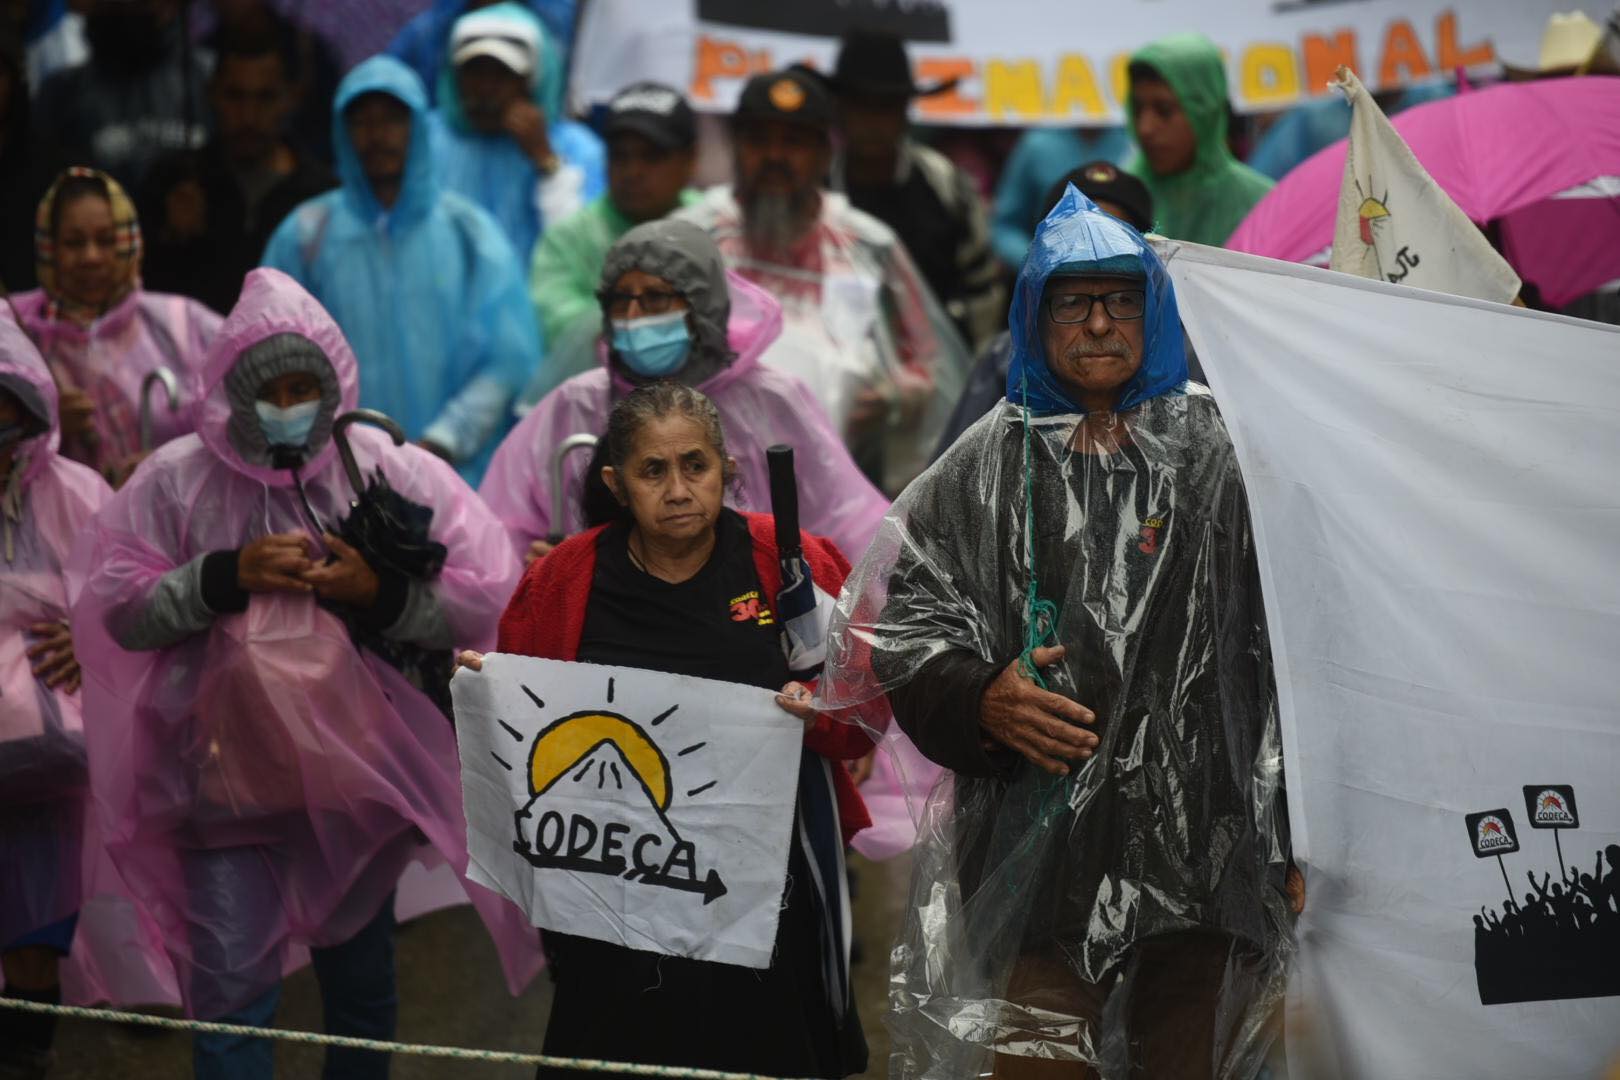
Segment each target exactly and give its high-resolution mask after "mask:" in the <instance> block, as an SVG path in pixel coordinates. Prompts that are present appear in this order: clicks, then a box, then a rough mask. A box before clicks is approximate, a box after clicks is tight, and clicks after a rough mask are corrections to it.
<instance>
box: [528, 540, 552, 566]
mask: <svg viewBox="0 0 1620 1080" xmlns="http://www.w3.org/2000/svg"><path fill="white" fill-rule="evenodd" d="M556 550H557V545H556V544H553V543H552V542H551V541H549V540H531V541H529V550H528V551H526V552H524V553H523V565H524V566H528V565H529V564H530V563H532V562H534V561H535V560H536V559H543V558H545V557H546V556H547V555H550V554H551V553H552V552H553V551H556Z"/></svg>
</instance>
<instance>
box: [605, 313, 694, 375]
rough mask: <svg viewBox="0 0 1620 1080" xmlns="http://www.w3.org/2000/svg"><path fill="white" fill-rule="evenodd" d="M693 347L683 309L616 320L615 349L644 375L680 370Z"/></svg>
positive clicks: (614, 330)
mask: <svg viewBox="0 0 1620 1080" xmlns="http://www.w3.org/2000/svg"><path fill="white" fill-rule="evenodd" d="M691 350H692V337H691V334H690V333H689V332H688V331H687V329H686V312H684V311H670V312H666V313H665V314H663V315H648V316H646V317H645V318H640V319H614V320H613V351H614V352H616V353H618V354H619V359H620V360H622V361H624V366H625V367H627V368H629V369H630V370H631V371H633V372H635V373H636V374H637V375H640V376H643V377H644V378H648V379H656V378H658V377H660V376H663V375H672V374H674V373H675V372H677V371H679V370H681V367H682V366H683V365H684V364H685V363H686V354H687V353H689V352H691Z"/></svg>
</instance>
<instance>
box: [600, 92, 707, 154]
mask: <svg viewBox="0 0 1620 1080" xmlns="http://www.w3.org/2000/svg"><path fill="white" fill-rule="evenodd" d="M625 131H630V132H634V133H635V134H637V135H642V136H645V137H646V138H648V139H651V140H652V141H653V142H654V143H655V144H657V145H658V146H661V147H663V148H664V149H665V150H684V149H687V148H688V147H690V146H692V145H694V144H695V143H696V142H697V121H696V119H695V118H694V117H693V115H692V106H690V105H688V104H687V103H686V98H684V97H682V96H681V92H680V91H679V90H676V89H675V88H674V87H672V86H665V85H664V84H663V83H657V82H638V83H631V84H630V85H629V86H627V87H625V88H624V89H623V90H620V91H619V92H618V93H617V94H615V95H613V100H612V101H610V102H608V114H607V120H606V122H604V123H603V125H602V135H603V137H604V138H608V139H611V138H613V136H615V135H617V134H619V133H620V132H625Z"/></svg>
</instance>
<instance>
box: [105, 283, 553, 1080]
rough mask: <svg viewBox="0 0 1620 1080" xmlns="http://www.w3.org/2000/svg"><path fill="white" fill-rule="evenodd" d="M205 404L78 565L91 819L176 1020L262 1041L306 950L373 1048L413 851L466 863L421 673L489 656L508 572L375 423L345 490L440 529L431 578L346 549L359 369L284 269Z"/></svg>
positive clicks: (220, 1068) (345, 1018) (252, 1069)
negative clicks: (408, 505)
mask: <svg viewBox="0 0 1620 1080" xmlns="http://www.w3.org/2000/svg"><path fill="white" fill-rule="evenodd" d="M202 394H203V396H202V398H201V399H200V401H199V402H198V406H197V411H196V423H197V431H196V433H195V434H193V435H189V436H186V437H183V438H181V439H177V440H175V441H174V442H171V443H169V444H167V445H165V446H164V447H162V448H161V449H159V450H158V451H157V452H156V453H154V454H153V455H152V456H151V457H150V458H148V459H147V460H146V461H145V462H144V463H143V464H142V465H141V467H140V469H139V470H137V471H136V473H135V474H134V476H133V477H132V478H131V479H130V481H129V483H128V484H126V485H125V486H124V488H123V489H122V490H121V491H119V493H118V494H117V495H116V496H115V497H114V498H113V500H112V501H111V502H110V503H109V504H108V505H107V506H106V507H105V509H104V510H103V512H102V513H101V514H100V515H99V516H98V518H97V519H96V521H95V523H94V525H93V526H92V530H93V531H92V535H91V536H90V537H88V538H87V540H86V542H85V543H83V544H81V545H80V546H79V547H78V548H76V549H75V560H76V562H75V565H76V566H77V565H78V560H80V559H82V560H83V567H82V568H83V570H84V572H85V574H86V581H85V584H84V588H83V592H82V594H81V596H80V597H79V599H78V600H77V602H76V603H75V607H74V611H73V628H74V637H75V641H76V642H78V644H79V657H80V662H81V663H82V664H83V666H84V670H85V674H86V680H85V711H86V715H87V716H89V717H90V718H91V723H90V724H89V725H88V727H87V732H86V736H87V741H88V744H89V750H90V765H91V767H90V778H91V788H92V792H93V794H94V797H95V810H96V815H97V821H96V824H97V825H98V826H99V827H100V829H101V831H102V833H103V834H104V835H105V838H106V843H107V846H108V849H109V851H110V853H111V855H112V858H113V861H114V862H115V863H116V864H117V867H118V870H119V873H120V876H121V877H122V879H123V880H124V881H125V882H127V884H128V888H129V891H130V893H131V896H132V898H133V899H135V902H137V903H138V904H140V905H141V906H143V907H144V909H145V913H146V914H147V915H149V916H150V917H151V918H152V919H154V920H155V921H156V922H157V924H158V925H159V926H160V927H161V930H162V933H163V937H164V942H165V947H166V948H167V950H168V951H169V954H170V958H171V960H172V961H173V963H174V965H175V968H176V971H177V972H178V973H179V977H180V984H181V991H182V995H183V998H184V1004H185V1007H186V1010H187V1012H188V1013H189V1014H190V1015H193V1016H199V1017H205V1018H217V1017H228V1018H231V1019H232V1020H235V1021H237V1022H245V1023H250V1024H256V1025H266V1024H268V1023H270V1021H271V1020H272V1018H273V1016H274V1012H275V1007H276V1001H277V997H278V995H279V987H280V981H281V976H282V973H283V970H284V967H285V965H286V964H287V962H288V957H289V952H290V950H291V948H292V947H293V946H295V945H308V946H309V947H310V948H311V949H312V952H313V961H314V967H315V973H316V976H317V979H318V980H319V982H320V985H321V990H322V997H323V1001H324V1005H325V1017H326V1027H327V1029H328V1030H329V1031H332V1032H336V1033H342V1034H348V1035H363V1036H370V1037H376V1038H389V1037H391V1036H392V1035H393V1033H394V1026H395V1011H396V1008H395V985H394V966H393V906H392V900H393V892H394V888H395V885H396V883H397V881H398V879H399V876H400V874H401V872H402V871H403V870H404V868H405V866H406V865H407V864H408V863H409V862H410V861H411V860H412V859H413V858H415V857H416V855H417V854H418V852H419V850H420V848H421V846H422V844H423V841H424V840H425V841H426V842H427V844H429V845H431V846H432V847H434V848H436V849H437V851H438V853H439V855H440V856H442V857H443V858H444V859H445V860H447V861H448V862H449V863H450V864H451V865H452V866H453V867H455V868H457V869H458V870H464V869H465V867H466V861H467V851H466V829H467V826H466V822H465V819H464V817H463V814H462V806H461V791H460V784H459V775H458V773H459V769H458V763H457V754H456V747H455V738H454V733H453V731H452V728H451V724H450V721H449V719H448V718H447V716H446V714H445V713H444V712H443V711H441V709H440V708H438V707H436V706H435V705H434V703H433V700H432V699H431V697H430V693H429V692H430V691H432V690H434V689H435V687H434V686H432V685H431V684H430V680H431V678H432V675H431V673H433V672H434V671H435V670H439V671H440V674H441V676H443V675H447V674H448V667H447V663H448V657H449V655H450V650H451V649H452V647H454V646H456V645H468V644H471V643H475V642H479V643H483V645H484V646H486V647H487V646H488V645H490V644H493V640H494V629H495V622H496V618H497V616H498V615H499V613H500V611H501V610H502V608H503V606H504V605H505V603H506V600H507V598H508V597H509V596H510V595H511V592H512V589H513V587H514V585H515V583H516V581H517V577H518V571H519V563H518V560H517V557H516V555H515V554H514V553H513V551H512V547H511V543H510V541H509V540H508V539H507V536H506V533H505V531H504V530H503V529H502V527H501V524H500V522H499V521H498V520H497V519H496V518H495V517H494V516H493V515H491V514H490V513H489V511H488V510H487V509H486V508H485V507H484V506H483V504H482V503H481V502H479V500H478V499H477V497H476V496H475V495H474V494H473V492H472V491H471V490H469V489H468V488H467V487H466V485H465V484H464V483H463V482H462V481H461V479H460V478H459V477H458V476H457V475H456V474H455V471H454V470H453V469H452V468H451V467H450V466H449V465H447V464H445V463H444V462H443V461H441V460H440V459H438V458H437V457H435V456H434V455H433V454H431V453H429V452H428V451H426V450H423V449H420V448H419V447H416V446H414V445H405V446H393V445H392V444H391V443H390V441H389V439H388V438H387V436H385V435H383V434H382V433H381V432H379V431H377V430H376V429H375V428H371V427H365V426H357V427H355V428H353V429H352V431H351V432H350V434H349V435H348V439H349V441H350V445H351V446H352V448H353V453H354V457H355V459H356V463H357V465H358V466H359V469H360V471H361V472H362V473H363V475H364V476H365V477H366V478H367V480H368V481H369V480H370V479H371V478H372V477H373V476H375V475H376V474H378V473H379V472H380V474H381V475H382V476H383V477H384V478H385V480H386V482H387V484H388V485H389V486H390V488H391V489H392V491H393V492H394V493H397V495H399V496H402V497H403V498H404V499H406V500H409V501H410V502H412V503H415V504H417V505H418V506H420V507H424V508H426V509H427V510H428V511H430V512H431V519H430V521H429V522H428V523H427V524H426V526H425V529H426V532H427V541H428V543H427V545H426V546H427V547H429V548H431V546H432V544H438V545H442V552H441V554H442V558H443V563H442V568H441V569H439V570H437V572H436V573H435V572H429V571H424V572H420V573H417V574H414V575H410V574H408V573H407V572H405V571H401V570H396V569H389V568H387V565H386V564H385V563H383V562H381V561H380V560H378V559H377V558H375V557H373V559H372V560H371V561H369V562H368V559H367V557H366V556H363V555H362V554H361V553H360V552H359V551H358V550H356V548H354V547H352V546H350V544H348V543H346V542H344V541H343V540H342V539H340V538H339V537H338V536H337V535H334V534H335V533H336V532H338V531H339V528H340V523H342V522H343V521H344V520H345V518H346V517H347V516H348V515H349V512H350V501H351V499H352V498H354V492H353V491H352V490H351V485H350V481H349V479H348V478H347V477H346V476H345V470H344V468H342V467H340V463H339V458H338V446H337V445H336V436H335V435H334V421H335V419H336V418H337V417H338V416H340V415H341V414H343V413H344V412H346V411H348V410H351V409H353V408H354V405H355V401H356V398H357V395H358V378H357V373H356V367H355V358H354V354H353V353H352V352H351V351H350V349H349V345H348V343H347V342H346V341H345V340H344V337H343V334H342V332H341V331H340V330H339V329H338V327H337V325H336V323H334V322H333V321H332V319H331V317H330V316H328V315H327V313H326V311H325V310H324V309H323V308H322V307H321V306H320V305H319V304H318V303H317V302H316V301H315V300H314V298H313V297H311V296H310V295H309V294H308V293H307V292H305V291H304V290H303V288H302V287H300V286H299V285H298V284H297V283H296V282H294V281H293V280H292V279H291V278H289V277H287V276H286V275H285V274H282V273H281V272H280V271H276V270H269V269H260V270H255V271H253V272H252V273H250V274H249V275H248V276H247V279H246V282H245V283H244V286H243V290H242V296H241V299H240V300H239V301H238V303H237V305H236V308H235V310H234V311H232V313H231V315H230V317H229V318H228V319H227V320H226V322H225V325H224V326H223V327H222V328H221V331H220V334H219V336H218V337H217V338H216V340H215V342H214V346H213V348H212V349H211V350H210V352H209V354H208V359H207V364H206V366H205V368H204V371H203V385H202ZM431 561H432V560H431V559H430V560H429V562H430V563H431ZM373 562H376V563H377V565H375V566H374V565H372V563H373ZM396 565H397V564H396ZM385 657H386V659H385ZM413 657H414V658H415V659H414V660H413V659H412V658H413ZM435 658H438V659H442V660H444V661H446V666H444V667H442V668H440V667H439V665H437V664H435V663H434V662H432V661H433V660H434V659H435ZM407 672H408V673H409V676H407V674H406V673H407ZM424 676H426V677H427V679H428V680H429V681H424ZM413 679H414V680H415V683H421V685H422V688H418V685H416V684H415V683H413V681H412V680H413ZM437 689H440V690H442V689H443V687H442V685H441V686H439V687H437ZM467 889H468V892H469V893H470V895H471V897H472V899H473V902H474V904H475V906H477V907H479V909H480V912H481V913H482V914H483V915H484V918H485V922H486V923H487V924H488V925H489V926H490V927H491V930H492V932H493V933H495V934H496V936H497V940H498V944H499V946H500V952H501V955H502V960H503V963H505V964H506V965H507V974H508V980H509V982H511V983H512V985H513V986H514V989H515V988H516V987H517V986H520V985H521V983H522V982H523V981H524V980H525V979H526V978H527V977H528V976H529V975H532V974H533V973H534V971H536V970H538V962H539V960H538V946H537V944H536V942H535V938H534V934H533V932H532V930H530V929H529V927H528V925H527V922H526V920H524V919H523V917H522V916H521V914H520V913H519V912H518V911H517V909H515V908H513V907H511V906H510V905H507V904H506V903H505V902H504V901H502V900H500V899H499V898H497V897H496V896H495V895H494V894H493V893H490V892H488V891H486V890H484V889H482V888H481V887H479V886H476V885H468V886H467ZM194 1059H195V1061H196V1075H197V1076H198V1077H207V1078H212V1077H230V1078H232V1080H244V1078H246V1080H253V1078H258V1077H268V1076H270V1074H271V1068H272V1055H271V1044H270V1043H268V1042H267V1041H265V1040H256V1039H236V1038H232V1037H226V1036H217V1035H199V1036H198V1037H197V1039H196V1051H195V1055H194ZM386 1071H387V1058H386V1056H385V1055H381V1054H376V1053H371V1052H362V1051H351V1050H332V1051H329V1053H328V1055H327V1073H326V1075H328V1076H337V1075H341V1076H345V1077H370V1076H379V1077H380V1076H384V1075H386Z"/></svg>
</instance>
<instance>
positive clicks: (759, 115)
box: [732, 67, 833, 129]
mask: <svg viewBox="0 0 1620 1080" xmlns="http://www.w3.org/2000/svg"><path fill="white" fill-rule="evenodd" d="M732 116H733V117H734V118H735V119H737V120H784V121H786V122H788V123H790V124H802V125H804V126H805V127H814V128H822V129H826V128H829V127H831V126H832V118H833V116H832V98H831V97H829V96H828V94H827V87H826V83H825V82H824V80H823V79H822V78H821V77H820V76H819V75H816V74H815V73H813V72H810V71H806V70H804V69H802V68H796V67H790V68H785V69H783V70H781V71H767V72H766V73H765V74H763V75H755V76H754V77H753V78H752V79H749V80H748V82H747V83H745V84H744V85H743V88H742V94H741V95H740V96H739V97H738V98H737V111H736V112H734V113H733V114H732Z"/></svg>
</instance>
